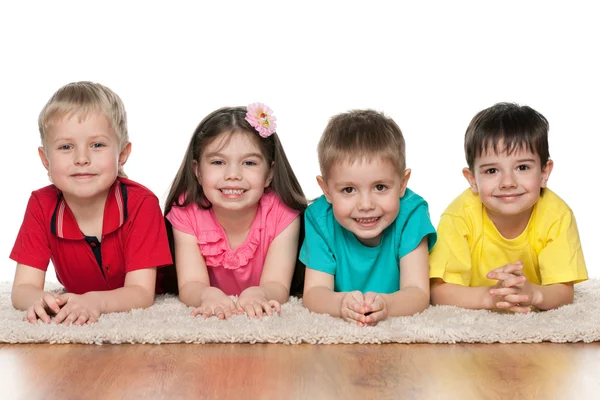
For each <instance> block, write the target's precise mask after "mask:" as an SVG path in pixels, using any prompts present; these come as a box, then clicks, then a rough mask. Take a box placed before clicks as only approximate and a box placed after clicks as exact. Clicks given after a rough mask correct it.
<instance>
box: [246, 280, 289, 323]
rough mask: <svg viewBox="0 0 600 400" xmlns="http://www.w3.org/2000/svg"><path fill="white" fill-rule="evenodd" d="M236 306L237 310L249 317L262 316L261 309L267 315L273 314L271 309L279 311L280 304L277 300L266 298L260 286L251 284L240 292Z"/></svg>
mask: <svg viewBox="0 0 600 400" xmlns="http://www.w3.org/2000/svg"><path fill="white" fill-rule="evenodd" d="M237 308H238V310H239V311H241V312H245V313H246V314H247V315H248V317H250V318H252V317H258V318H262V317H263V311H264V313H265V314H267V316H269V317H270V316H272V315H273V309H275V311H276V312H279V311H281V304H279V302H278V301H277V300H267V297H266V296H265V293H264V292H263V291H262V289H261V288H259V287H257V286H252V287H249V288H247V289H246V290H244V291H243V292H242V293H241V294H240V297H239V298H238V301H237Z"/></svg>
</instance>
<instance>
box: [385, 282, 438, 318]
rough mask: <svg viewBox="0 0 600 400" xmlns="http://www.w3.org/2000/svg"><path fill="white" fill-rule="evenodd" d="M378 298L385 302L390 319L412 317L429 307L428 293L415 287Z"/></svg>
mask: <svg viewBox="0 0 600 400" xmlns="http://www.w3.org/2000/svg"><path fill="white" fill-rule="evenodd" d="M380 296H381V297H383V299H384V300H385V303H386V305H387V309H388V316H390V317H399V316H407V315H414V314H416V313H419V312H421V311H423V310H425V309H426V308H427V307H429V292H427V291H425V290H423V289H421V288H419V287H416V286H411V287H405V288H403V289H401V290H399V291H397V292H395V293H391V294H380Z"/></svg>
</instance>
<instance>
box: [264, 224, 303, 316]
mask: <svg viewBox="0 0 600 400" xmlns="http://www.w3.org/2000/svg"><path fill="white" fill-rule="evenodd" d="M299 234H300V217H296V219H294V221H292V223H291V224H290V225H288V227H287V228H285V229H284V230H283V231H282V232H281V233H280V234H279V235H277V237H276V238H275V239H274V240H273V242H272V243H271V245H270V246H269V251H268V252H267V257H266V259H265V265H264V267H263V272H262V275H261V277H260V289H261V290H262V291H263V292H264V295H265V297H266V299H267V300H276V301H277V302H279V303H280V304H283V303H285V302H286V301H288V298H289V297H290V285H291V283H292V276H293V275H294V267H295V266H296V254H297V253H298V235H299Z"/></svg>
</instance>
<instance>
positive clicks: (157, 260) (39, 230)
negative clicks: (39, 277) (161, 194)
mask: <svg viewBox="0 0 600 400" xmlns="http://www.w3.org/2000/svg"><path fill="white" fill-rule="evenodd" d="M10 258H12V259H13V260H15V261H16V262H18V263H21V264H24V265H28V266H30V267H34V268H38V269H41V270H42V271H46V270H47V268H48V261H49V260H52V264H53V265H54V269H55V270H56V276H57V278H58V281H59V282H60V283H61V284H62V285H63V286H64V287H65V289H66V290H67V292H70V293H76V294H82V293H86V292H90V291H99V290H112V289H117V288H120V287H123V285H124V283H125V275H126V274H127V273H128V272H130V271H135V270H138V269H142V268H152V267H160V266H163V265H168V264H171V263H172V260H171V252H170V250H169V242H168V239H167V233H166V229H165V222H164V219H163V216H162V212H161V210H160V206H159V204H158V199H157V198H156V196H155V195H154V194H153V193H152V192H151V191H150V190H148V189H147V188H145V187H144V186H142V185H140V184H139V183H136V182H133V181H131V180H129V179H125V178H118V179H117V180H116V181H115V183H114V184H113V186H112V187H111V188H110V191H109V193H108V197H107V199H106V205H105V206H104V222H103V224H102V240H101V241H99V240H98V239H97V238H95V237H86V236H84V234H83V233H82V232H81V231H80V230H79V225H78V224H77V221H76V220H75V217H74V215H73V213H72V212H71V210H70V208H69V206H68V205H67V203H66V201H65V200H64V198H63V196H62V193H61V192H60V191H59V190H58V189H57V188H56V186H54V185H50V186H46V187H45V188H42V189H40V190H36V191H34V192H33V193H32V194H31V197H30V198H29V203H28V204H27V210H26V211H25V217H24V219H23V224H22V225H21V229H20V231H19V235H18V236H17V240H16V242H15V245H14V247H13V249H12V252H11V253H10Z"/></svg>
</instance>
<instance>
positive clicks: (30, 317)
mask: <svg viewBox="0 0 600 400" xmlns="http://www.w3.org/2000/svg"><path fill="white" fill-rule="evenodd" d="M33 307H34V306H31V307H29V308H28V309H27V311H26V312H25V318H23V319H24V320H25V321H27V322H30V323H32V324H33V323H35V322H37V315H36V313H35V311H34V310H33Z"/></svg>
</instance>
